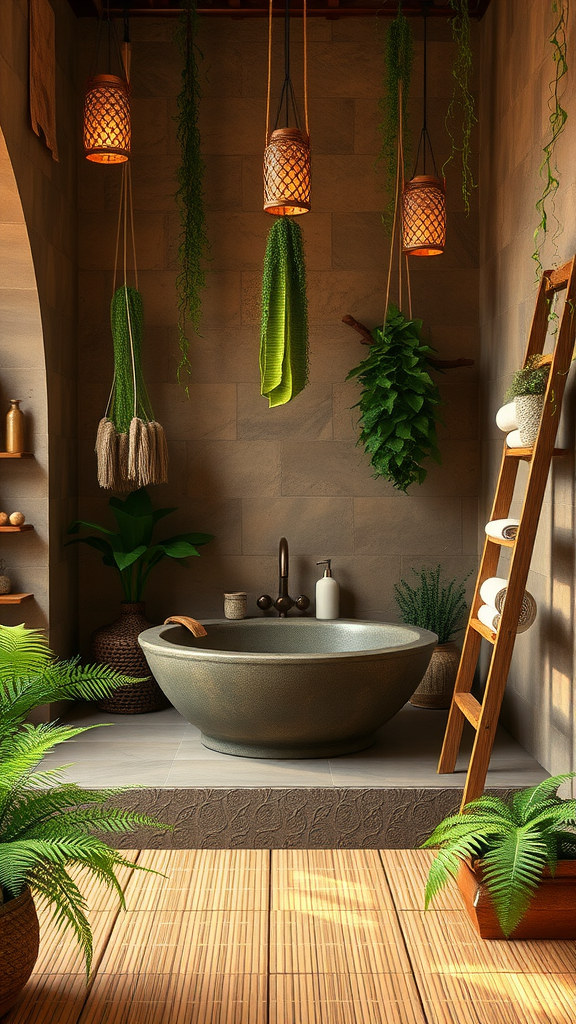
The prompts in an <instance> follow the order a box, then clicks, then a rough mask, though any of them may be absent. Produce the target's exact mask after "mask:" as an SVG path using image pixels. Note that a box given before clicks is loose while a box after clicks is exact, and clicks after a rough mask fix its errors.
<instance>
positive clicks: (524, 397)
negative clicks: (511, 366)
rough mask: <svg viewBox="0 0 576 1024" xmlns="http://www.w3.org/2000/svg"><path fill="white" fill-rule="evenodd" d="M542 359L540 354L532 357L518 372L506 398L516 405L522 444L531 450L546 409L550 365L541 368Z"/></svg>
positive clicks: (506, 400) (505, 399) (546, 364)
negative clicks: (543, 411)
mask: <svg viewBox="0 0 576 1024" xmlns="http://www.w3.org/2000/svg"><path fill="white" fill-rule="evenodd" d="M541 359H542V356H541V355H540V353H537V354H536V355H533V356H530V357H529V359H528V360H527V362H526V366H523V367H522V368H521V369H520V370H516V373H515V374H514V378H513V380H512V383H511V385H510V387H509V388H508V391H507V392H506V395H505V398H504V401H505V402H514V404H515V407H516V422H517V424H518V430H519V431H520V444H521V445H522V446H523V447H525V448H531V447H532V445H533V444H534V443H535V441H536V437H537V435H538V428H539V426H540V420H541V418H542V410H543V408H544V396H545V393H546V387H547V385H548V374H549V373H550V365H549V364H548V363H544V365H543V366H541V365H540V361H541Z"/></svg>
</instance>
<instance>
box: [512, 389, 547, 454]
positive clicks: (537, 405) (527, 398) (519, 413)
mask: <svg viewBox="0 0 576 1024" xmlns="http://www.w3.org/2000/svg"><path fill="white" fill-rule="evenodd" d="M544 397H545V396H544V395H517V396H516V398H515V399H514V402H515V405H516V419H517V421H518V430H519V431H520V441H521V443H522V446H523V447H524V448H531V447H532V445H533V444H535V443H536V438H537V436H538V430H539V427H540V420H541V419H542V410H543V408H544Z"/></svg>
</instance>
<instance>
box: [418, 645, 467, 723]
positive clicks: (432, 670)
mask: <svg viewBox="0 0 576 1024" xmlns="http://www.w3.org/2000/svg"><path fill="white" fill-rule="evenodd" d="M459 664H460V648H459V647H457V646H456V644H452V643H449V644H438V646H437V647H435V648H434V651H433V653H432V658H431V659H430V664H429V665H428V668H427V669H426V675H425V676H424V678H423V679H422V682H421V683H420V685H419V687H418V689H417V690H416V692H415V693H413V694H412V696H411V697H410V703H411V704H414V706H415V707H417V708H449V707H450V703H451V701H452V694H453V692H454V683H455V682H456V675H457V673H458V665H459Z"/></svg>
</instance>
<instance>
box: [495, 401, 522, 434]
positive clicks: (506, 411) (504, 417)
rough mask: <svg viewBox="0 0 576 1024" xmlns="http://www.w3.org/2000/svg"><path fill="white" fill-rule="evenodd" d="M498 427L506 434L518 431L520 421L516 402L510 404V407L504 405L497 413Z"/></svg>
mask: <svg viewBox="0 0 576 1024" xmlns="http://www.w3.org/2000/svg"><path fill="white" fill-rule="evenodd" d="M496 425H497V426H498V427H500V430H503V431H504V432H505V433H508V431H509V430H517V429H518V420H517V419H516V402H515V401H514V402H508V405H503V406H502V407H501V408H500V409H498V412H497V413H496Z"/></svg>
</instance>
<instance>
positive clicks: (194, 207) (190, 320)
mask: <svg viewBox="0 0 576 1024" xmlns="http://www.w3.org/2000/svg"><path fill="white" fill-rule="evenodd" d="M180 6H181V8H182V13H181V16H180V24H179V27H178V32H177V40H178V45H179V48H180V52H181V54H182V57H183V59H184V67H183V69H182V90H181V92H180V94H179V96H178V115H177V117H176V121H177V125H178V131H177V135H178V142H179V143H180V148H181V151H182V163H181V165H180V167H179V169H178V184H179V188H178V191H177V193H176V199H177V201H178V204H179V206H180V215H181V219H182V233H181V236H180V247H179V249H178V260H179V262H180V273H179V275H178V279H177V282H176V287H177V290H178V310H179V318H178V339H179V343H180V353H181V358H180V363H179V366H178V370H177V377H178V383H179V384H184V386H185V388H186V392H188V388H187V378H188V377H189V376H190V374H191V372H192V367H191V365H190V361H189V359H188V348H189V342H188V337H187V335H186V329H187V324H191V325H192V327H193V329H194V330H195V331H198V329H199V326H200V318H201V312H202V300H201V297H200V293H201V291H202V288H203V287H204V284H205V273H204V260H205V258H206V256H207V253H208V235H207V232H206V217H205V213H204V190H203V178H204V170H205V167H204V161H203V159H202V153H201V149H200V128H199V125H198V120H199V109H198V108H199V102H200V95H201V93H200V82H199V75H198V64H197V52H198V50H197V46H196V36H197V33H198V15H197V12H196V0H180ZM183 374H185V375H186V376H185V377H183Z"/></svg>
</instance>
